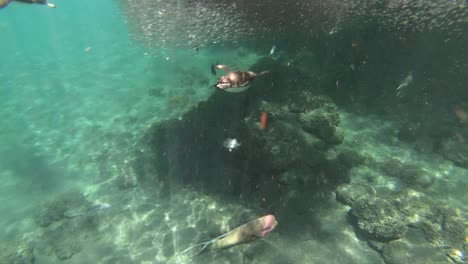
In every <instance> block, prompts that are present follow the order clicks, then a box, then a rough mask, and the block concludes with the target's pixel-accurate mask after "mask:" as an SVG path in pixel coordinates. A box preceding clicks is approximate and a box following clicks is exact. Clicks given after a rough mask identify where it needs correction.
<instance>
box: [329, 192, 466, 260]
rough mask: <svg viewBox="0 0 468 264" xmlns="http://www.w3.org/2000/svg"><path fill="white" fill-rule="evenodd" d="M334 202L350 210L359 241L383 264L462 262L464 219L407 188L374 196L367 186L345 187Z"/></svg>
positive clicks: (460, 215) (458, 212)
mask: <svg viewBox="0 0 468 264" xmlns="http://www.w3.org/2000/svg"><path fill="white" fill-rule="evenodd" d="M336 196H337V200H338V201H340V202H341V203H343V204H346V205H348V206H350V207H351V210H350V211H349V219H350V222H351V223H352V224H353V225H354V226H355V228H356V233H357V235H358V237H362V238H363V239H365V240H367V241H368V243H369V245H370V246H371V247H372V248H374V249H375V250H377V251H378V252H380V253H381V255H382V257H383V259H384V261H385V263H387V264H396V263H425V262H431V263H450V262H452V263H463V253H462V250H463V248H464V239H465V233H464V232H465V227H464V219H465V217H466V216H465V215H464V213H463V212H462V211H460V210H454V209H451V208H450V207H448V206H446V205H443V204H440V203H438V202H437V201H435V200H433V199H431V198H430V196H427V195H425V194H424V193H421V192H417V191H415V190H412V189H405V190H402V191H400V192H390V193H383V192H381V193H379V192H377V191H376V189H374V188H373V187H372V186H370V185H366V184H350V185H348V184H346V185H341V186H339V187H338V188H337V190H336Z"/></svg>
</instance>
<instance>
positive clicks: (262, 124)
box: [260, 112, 268, 130]
mask: <svg viewBox="0 0 468 264" xmlns="http://www.w3.org/2000/svg"><path fill="white" fill-rule="evenodd" d="M267 119H268V116H267V113H266V112H262V113H261V114H260V129H261V130H263V129H265V128H266V124H267Z"/></svg>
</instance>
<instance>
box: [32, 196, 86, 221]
mask: <svg viewBox="0 0 468 264" xmlns="http://www.w3.org/2000/svg"><path fill="white" fill-rule="evenodd" d="M90 205H91V203H90V202H89V201H88V200H86V198H85V197H84V196H83V194H81V193H80V192H78V191H70V192H65V193H63V194H61V195H59V196H58V197H56V198H55V199H53V200H50V201H48V202H46V203H44V204H43V205H42V206H41V208H40V209H39V213H38V214H37V215H36V217H35V221H36V223H37V224H38V225H39V226H40V227H47V226H49V225H50V224H52V223H53V222H56V221H59V220H62V219H65V218H66V215H65V214H66V212H67V211H69V210H71V209H76V208H82V207H83V206H84V207H86V206H90Z"/></svg>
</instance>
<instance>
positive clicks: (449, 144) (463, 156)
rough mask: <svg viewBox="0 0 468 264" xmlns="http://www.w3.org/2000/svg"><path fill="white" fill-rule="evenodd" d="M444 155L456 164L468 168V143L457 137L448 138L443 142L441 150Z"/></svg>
mask: <svg viewBox="0 0 468 264" xmlns="http://www.w3.org/2000/svg"><path fill="white" fill-rule="evenodd" d="M439 152H440V153H442V155H443V156H444V157H445V158H446V159H448V160H450V161H452V162H453V163H454V164H455V165H457V166H460V167H463V168H468V144H467V143H464V142H460V141H459V140H455V139H451V138H449V139H447V140H445V141H443V142H442V144H441V147H440V150H439Z"/></svg>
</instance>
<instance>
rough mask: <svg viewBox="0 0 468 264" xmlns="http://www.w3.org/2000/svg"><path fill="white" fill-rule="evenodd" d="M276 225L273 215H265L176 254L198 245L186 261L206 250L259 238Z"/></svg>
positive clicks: (227, 246)
mask: <svg viewBox="0 0 468 264" xmlns="http://www.w3.org/2000/svg"><path fill="white" fill-rule="evenodd" d="M277 225H278V222H277V221H276V219H275V216H274V215H265V216H263V217H260V218H258V219H255V220H252V221H250V222H248V223H246V224H244V225H241V226H239V227H237V228H236V229H233V230H231V231H230V232H228V233H226V234H223V235H221V236H219V237H216V238H214V239H212V240H210V241H207V242H203V243H200V244H197V245H194V246H191V247H189V248H187V249H186V250H184V251H182V252H180V253H178V254H177V255H176V256H179V255H182V254H184V253H186V252H188V251H189V250H191V249H193V248H197V247H200V248H201V249H200V250H199V251H198V253H196V254H195V255H193V256H192V257H190V258H188V259H186V260H184V261H187V260H189V259H192V258H194V257H196V256H198V255H201V254H203V253H206V252H212V251H217V250H220V249H225V248H229V247H232V246H235V245H239V244H243V243H248V242H252V241H254V240H257V239H259V238H263V237H264V236H265V235H266V234H268V233H270V232H271V231H272V230H273V229H275V227H276V226H277Z"/></svg>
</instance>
